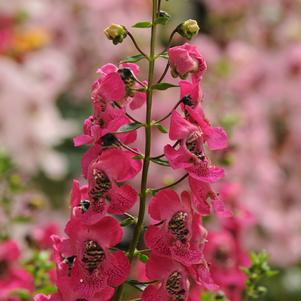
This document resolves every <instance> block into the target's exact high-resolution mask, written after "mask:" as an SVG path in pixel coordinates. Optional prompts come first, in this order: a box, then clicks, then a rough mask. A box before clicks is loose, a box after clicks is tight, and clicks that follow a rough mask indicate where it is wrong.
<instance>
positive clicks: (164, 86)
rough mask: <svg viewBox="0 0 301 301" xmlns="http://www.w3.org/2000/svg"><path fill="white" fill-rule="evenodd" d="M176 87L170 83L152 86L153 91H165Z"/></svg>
mask: <svg viewBox="0 0 301 301" xmlns="http://www.w3.org/2000/svg"><path fill="white" fill-rule="evenodd" d="M175 87H178V86H177V85H173V84H170V83H159V84H155V85H153V86H152V89H153V90H167V89H169V88H175Z"/></svg>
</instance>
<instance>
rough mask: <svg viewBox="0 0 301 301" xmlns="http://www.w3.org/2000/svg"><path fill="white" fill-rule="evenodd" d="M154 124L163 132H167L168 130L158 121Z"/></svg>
mask: <svg viewBox="0 0 301 301" xmlns="http://www.w3.org/2000/svg"><path fill="white" fill-rule="evenodd" d="M154 126H155V127H156V128H157V129H158V130H159V131H160V132H161V133H163V134H167V133H168V130H167V129H166V128H165V127H164V126H163V125H162V124H161V123H159V122H156V123H155V124H154Z"/></svg>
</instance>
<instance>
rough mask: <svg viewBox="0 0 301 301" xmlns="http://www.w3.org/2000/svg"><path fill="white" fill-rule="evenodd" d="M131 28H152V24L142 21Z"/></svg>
mask: <svg viewBox="0 0 301 301" xmlns="http://www.w3.org/2000/svg"><path fill="white" fill-rule="evenodd" d="M132 27H134V28H150V27H152V23H151V22H148V21H142V22H138V23H136V24H134V25H133V26H132Z"/></svg>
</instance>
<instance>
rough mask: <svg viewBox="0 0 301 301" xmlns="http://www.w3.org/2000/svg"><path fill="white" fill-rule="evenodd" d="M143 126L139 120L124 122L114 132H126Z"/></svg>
mask: <svg viewBox="0 0 301 301" xmlns="http://www.w3.org/2000/svg"><path fill="white" fill-rule="evenodd" d="M142 126H143V124H142V123H140V122H133V123H129V124H125V125H123V126H122V127H120V128H119V129H118V130H117V132H116V133H128V132H131V131H134V130H137V129H139V128H141V127H142Z"/></svg>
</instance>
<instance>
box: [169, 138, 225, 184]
mask: <svg viewBox="0 0 301 301" xmlns="http://www.w3.org/2000/svg"><path fill="white" fill-rule="evenodd" d="M195 140H196V141H195V142H196V143H197V144H198V147H197V149H196V150H195V151H194V150H193V152H192V151H190V150H189V149H188V148H187V146H186V143H187V141H186V143H185V144H184V143H183V142H182V143H181V145H180V147H179V148H178V149H174V148H173V147H172V146H171V145H166V146H165V147H164V154H165V156H166V158H167V160H168V161H169V164H170V166H171V167H172V168H173V169H178V168H184V169H185V170H186V171H187V172H188V173H189V175H190V176H191V177H193V178H195V179H198V180H200V181H204V182H207V183H213V182H216V181H218V180H220V179H221V178H222V177H223V176H224V170H223V169H222V168H220V167H215V166H210V165H209V161H208V159H207V158H206V157H205V155H203V150H202V149H203V148H202V143H201V141H198V138H197V139H195Z"/></svg>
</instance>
